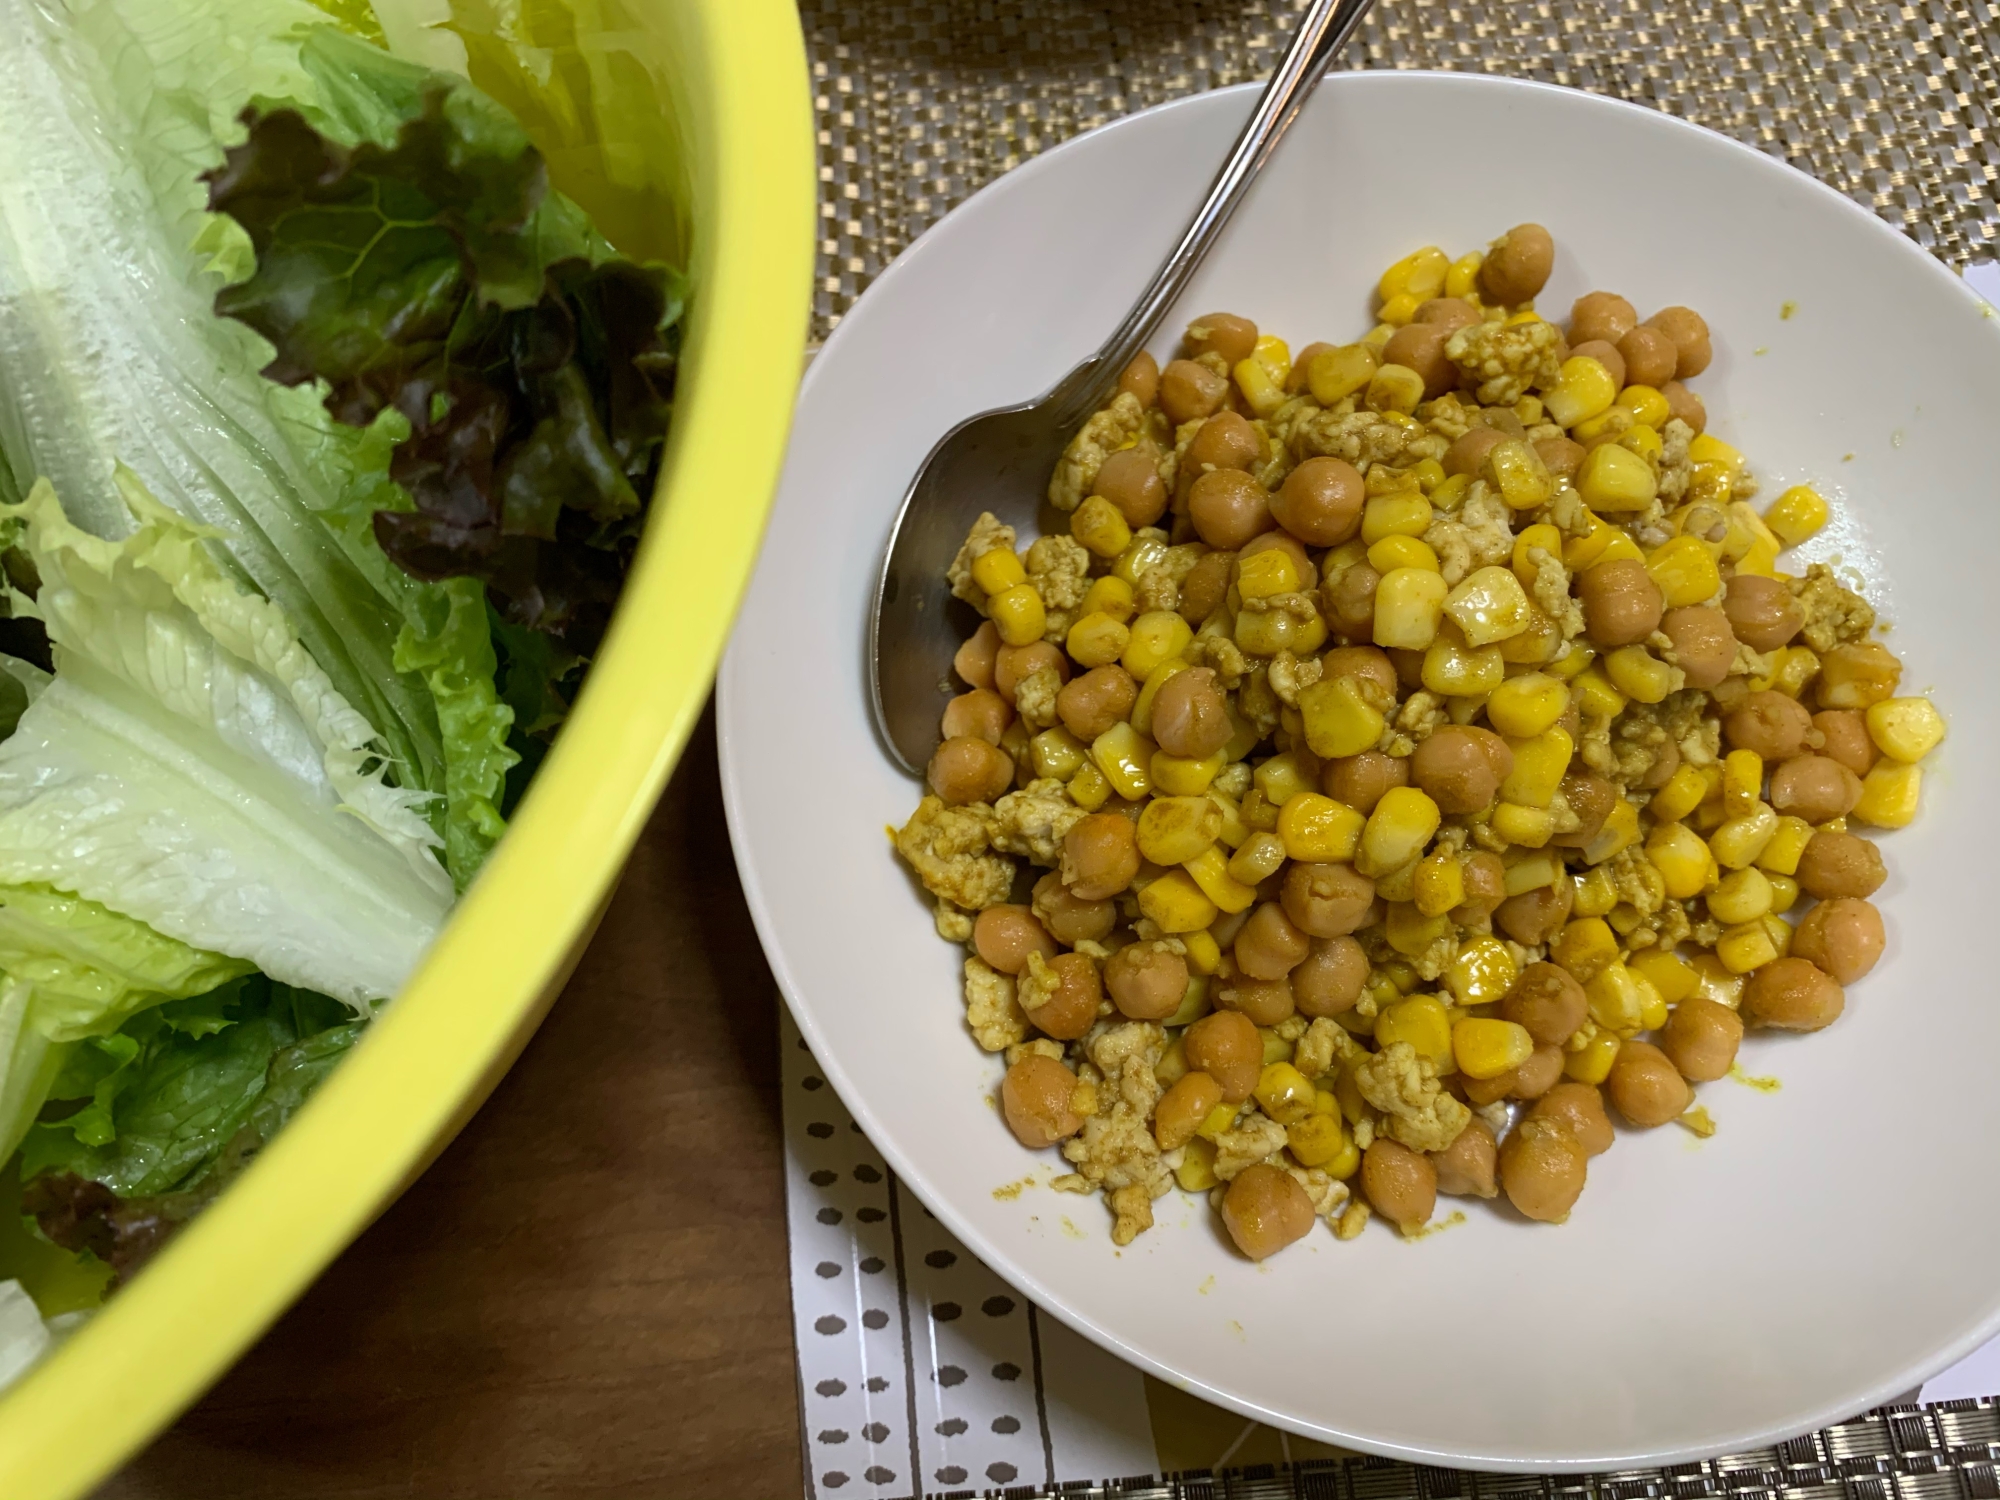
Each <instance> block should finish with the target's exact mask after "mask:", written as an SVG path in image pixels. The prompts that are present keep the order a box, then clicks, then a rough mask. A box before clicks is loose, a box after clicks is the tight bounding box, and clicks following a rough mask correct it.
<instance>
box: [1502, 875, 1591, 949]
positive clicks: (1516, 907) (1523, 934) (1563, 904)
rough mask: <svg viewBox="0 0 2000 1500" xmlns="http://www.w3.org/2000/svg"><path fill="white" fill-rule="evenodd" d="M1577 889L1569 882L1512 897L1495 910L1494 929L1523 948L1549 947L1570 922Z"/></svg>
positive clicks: (1564, 881) (1559, 881)
mask: <svg viewBox="0 0 2000 1500" xmlns="http://www.w3.org/2000/svg"><path fill="white" fill-rule="evenodd" d="M1575 900H1576V887H1575V886H1574V885H1572V884H1571V883H1570V882H1569V881H1567V880H1558V881H1557V882H1556V883H1555V884H1554V885H1545V886H1541V887H1538V888H1537V889H1535V890H1532V891H1523V892H1521V894H1520V895H1518V896H1509V897H1508V898H1507V899H1506V900H1505V901H1502V902H1501V903H1500V905H1499V906H1498V907H1497V908H1495V909H1494V912H1493V925H1494V926H1496V927H1498V928H1499V929H1500V930H1501V931H1502V932H1504V933H1506V934H1507V936H1508V937H1510V938H1512V939H1513V940H1514V941H1515V942H1517V943H1519V944H1520V945H1521V946H1522V947H1523V948H1533V947H1535V946H1536V945H1537V944H1539V943H1546V942H1547V941H1548V940H1549V939H1550V938H1552V937H1554V936H1555V935H1556V934H1557V933H1558V932H1561V931H1562V928H1563V923H1565V922H1567V921H1568V920H1569V909H1570V906H1571V905H1572V904H1573V903H1574V902H1575Z"/></svg>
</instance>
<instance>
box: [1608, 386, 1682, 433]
mask: <svg viewBox="0 0 2000 1500" xmlns="http://www.w3.org/2000/svg"><path fill="white" fill-rule="evenodd" d="M1617 404H1618V405H1619V406H1621V407H1623V408H1624V409H1625V410H1626V411H1629V412H1630V413H1632V415H1633V417H1634V418H1635V419H1637V420H1638V421H1640V422H1643V423H1645V424H1646V426H1648V427H1651V428H1653V429H1654V430H1656V431H1657V430H1658V429H1660V428H1662V427H1665V426H1666V425H1667V417H1668V415H1669V413H1668V411H1667V398H1666V397H1665V396H1663V395H1661V394H1660V393H1659V392H1658V391H1656V390H1655V389H1653V387H1652V386H1650V385H1628V386H1626V387H1625V389H1624V390H1622V391H1620V392H1619V393H1618V403H1617Z"/></svg>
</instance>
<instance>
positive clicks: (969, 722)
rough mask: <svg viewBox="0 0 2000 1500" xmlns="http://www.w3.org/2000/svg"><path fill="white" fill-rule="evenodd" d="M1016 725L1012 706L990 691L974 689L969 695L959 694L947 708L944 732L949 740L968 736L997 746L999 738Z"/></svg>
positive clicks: (945, 709) (945, 707) (945, 708)
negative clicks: (1010, 726)
mask: <svg viewBox="0 0 2000 1500" xmlns="http://www.w3.org/2000/svg"><path fill="white" fill-rule="evenodd" d="M1013 722H1014V708H1013V705H1012V704H1010V703H1009V702H1008V701H1007V700H1006V699H1005V698H1003V697H1001V696H1000V695H999V694H998V693H996V692H994V691H993V689H991V688H974V689H973V690H972V691H971V692H969V693H960V694H959V695H958V696H957V697H956V698H954V699H952V700H951V702H949V703H947V704H946V705H945V706H944V723H943V729H944V737H945V738H946V739H948V740H955V739H961V738H964V737H966V736H968V735H969V736H971V737H972V738H973V739H975V740H984V741H986V743H987V744H989V745H997V744H999V743H1000V736H1001V735H1003V734H1005V733H1006V732H1007V726H1008V725H1009V724H1011V723H1013Z"/></svg>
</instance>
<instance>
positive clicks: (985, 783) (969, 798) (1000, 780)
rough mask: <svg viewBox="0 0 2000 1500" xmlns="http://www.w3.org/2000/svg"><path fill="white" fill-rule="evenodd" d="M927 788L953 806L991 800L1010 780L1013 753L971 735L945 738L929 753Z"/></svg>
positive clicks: (1011, 783)
mask: <svg viewBox="0 0 2000 1500" xmlns="http://www.w3.org/2000/svg"><path fill="white" fill-rule="evenodd" d="M928 775H929V778H930V784H931V790H932V791H934V792H936V793H937V794H938V796H939V797H941V798H943V799H944V801H945V802H947V803H948V804H950V805H951V806H953V807H958V806H961V805H963V804H964V803H967V802H991V801H993V800H994V799H995V798H996V797H999V796H1002V795H1003V794H1005V792H1006V791H1007V789H1008V788H1009V787H1011V786H1012V785H1013V784H1014V757H1013V756H1011V755H1009V754H1008V753H1007V752H1006V751H1005V750H1002V749H1001V748H1000V747H999V746H998V745H989V744H987V743H986V741H985V740H980V739H974V738H973V737H972V736H971V735H969V734H968V735H960V736H959V737H958V738H957V739H951V740H946V741H945V742H944V743H943V744H942V745H939V746H938V747H937V749H936V750H934V751H933V752H932V753H931V763H930V768H929V772H928Z"/></svg>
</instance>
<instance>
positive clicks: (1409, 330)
mask: <svg viewBox="0 0 2000 1500" xmlns="http://www.w3.org/2000/svg"><path fill="white" fill-rule="evenodd" d="M1454 332H1456V330H1455V329H1453V328H1449V327H1446V326H1445V325H1444V324H1442V323H1417V322H1410V323H1406V324H1404V325H1403V326H1402V327H1401V328H1398V329H1397V330H1396V331H1395V332H1394V333H1392V334H1390V335H1389V342H1388V343H1386V344H1384V345H1383V346H1382V363H1383V364H1385V365H1401V366H1403V367H1404V368H1405V369H1408V370H1415V371H1416V372H1417V374H1419V375H1420V376H1422V377H1423V381H1424V399H1425V400H1426V401H1435V400H1437V398H1438V397H1440V396H1442V395H1443V394H1444V393H1445V392H1446V391H1449V390H1453V389H1455V388H1456V387H1457V385H1458V366H1457V365H1455V364H1453V363H1452V362H1451V359H1450V358H1449V356H1447V355H1446V354H1445V352H1444V346H1445V345H1446V344H1448V343H1450V342H1451V336H1452V334H1453V333H1454Z"/></svg>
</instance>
